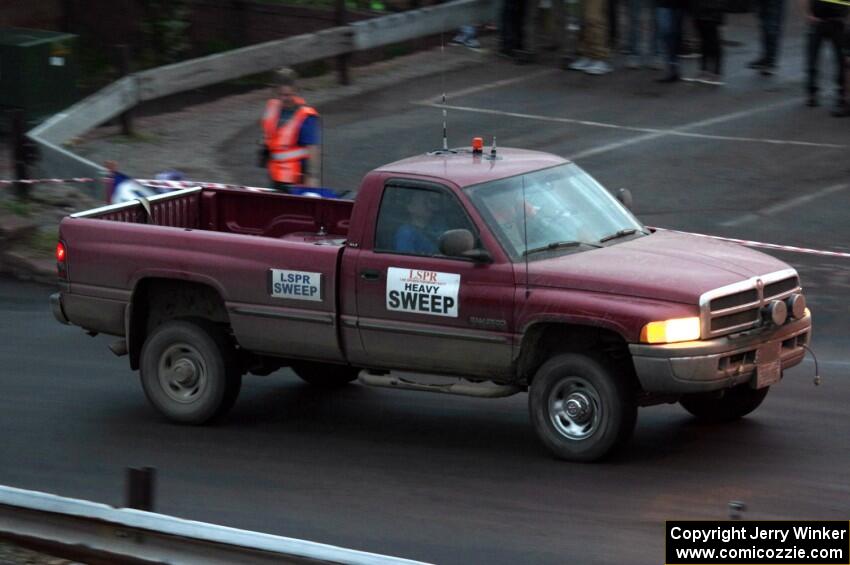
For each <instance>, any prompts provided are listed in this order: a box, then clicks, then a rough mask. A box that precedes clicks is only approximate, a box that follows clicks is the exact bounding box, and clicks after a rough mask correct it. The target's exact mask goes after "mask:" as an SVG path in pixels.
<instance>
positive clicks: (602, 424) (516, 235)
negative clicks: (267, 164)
mask: <svg viewBox="0 0 850 565" xmlns="http://www.w3.org/2000/svg"><path fill="white" fill-rule="evenodd" d="M57 259H58V270H59V281H60V290H61V292H59V293H57V294H55V295H53V296H52V297H51V303H52V308H53V311H54V314H55V316H56V317H57V319H58V320H59V321H61V322H63V323H72V324H74V325H77V326H80V327H81V328H83V329H85V330H87V331H89V332H93V333H94V332H99V333H104V334H110V335H114V336H118V338H119V339H118V340H116V341H115V343H113V345H112V346H111V349H112V350H113V352H114V353H116V354H119V355H122V354H129V359H130V367H131V368H132V369H134V370H135V369H140V373H141V381H142V385H143V388H144V391H145V393H146V395H147V397H148V400H149V401H150V402H151V403H152V404H153V405H154V406H155V407H156V409H158V410H159V411H160V412H161V413H163V414H164V415H165V416H167V417H168V418H170V419H172V420H174V421H177V422H185V423H192V424H200V423H203V422H206V421H208V420H210V419H212V418H215V417H218V416H221V415H223V414H224V413H225V412H226V411H227V410H228V409H229V408H230V407H231V406H232V405H233V403H234V401H235V400H236V397H237V395H238V393H239V389H240V386H241V380H242V375H243V374H245V373H253V374H269V373H271V372H273V371H275V370H277V369H279V368H281V367H284V366H290V367H292V368H293V370H294V371H295V373H296V374H297V375H298V376H300V377H301V378H303V379H304V380H305V381H307V382H308V383H311V384H315V385H320V386H328V387H330V386H336V385H342V384H344V383H347V382H349V381H353V380H355V379H357V378H358V377H359V380H360V382H361V383H364V384H367V385H377V386H386V387H395V388H405V389H413V390H422V391H435V392H446V393H455V394H465V395H473V396H482V397H496V396H506V395H510V394H514V393H518V392H525V391H527V392H528V398H529V409H530V413H531V419H532V422H533V425H534V427H535V429H536V431H537V433H538V435H539V437H540V439H541V440H542V442H543V443H544V444H545V445H546V446H547V447H548V448H549V449H550V450H551V451H552V452H553V453H554V454H555V455H556V456H558V457H561V458H564V459H570V460H582V461H590V460H595V459H598V458H600V457H602V456H604V455H606V454H608V453H610V452H611V451H612V450H613V449H615V448H616V447H618V446H619V445H622V444H623V443H624V441H625V440H627V439H628V438H629V436H630V434H631V433H632V431H633V429H634V426H635V422H636V418H637V408H638V406H649V405H652V404H659V403H665V402H668V403H669V402H677V401H678V402H680V403H681V404H682V406H683V407H684V408H685V409H687V410H688V411H689V412H691V413H692V414H694V415H695V416H697V417H699V418H704V419H709V420H729V419H735V418H739V417H741V416H743V415H745V414H748V413H749V412H751V411H753V410H755V409H756V408H757V407H758V406H759V404H760V403H761V402H762V400H763V399H764V398H765V395H766V394H767V391H768V388H769V387H770V386H771V385H773V384H775V383H776V382H777V381H779V380H780V379H781V377H782V374H783V371H784V370H785V369H787V368H789V367H791V366H793V365H796V364H798V363H799V362H800V361H801V360H802V358H803V356H804V353H805V346H806V345H807V344H808V342H809V339H810V336H811V317H810V313H809V310H808V309H807V308H806V306H805V299H804V297H803V294H802V293H801V287H800V281H799V277H798V275H797V273H796V272H795V271H794V270H793V269H791V268H790V267H789V266H788V265H787V264H785V263H783V262H782V261H779V260H777V259H775V258H773V257H770V256H768V255H765V254H762V253H759V252H756V251H753V250H750V249H747V248H744V247H740V246H737V245H733V244H727V243H722V242H718V241H714V240H708V239H706V238H699V237H695V236H689V235H686V234H680V233H672V232H663V231H658V232H654V233H653V232H651V231H650V230H648V229H647V228H646V227H644V226H643V225H642V224H641V223H640V222H639V221H638V220H637V219H636V218H635V217H634V216H633V215H632V214H631V213H630V212H629V210H628V209H627V207H625V206H624V205H623V204H621V203H620V202H619V201H618V199H617V198H615V197H613V196H612V195H611V194H610V193H609V192H608V191H607V190H605V189H604V188H603V187H602V186H601V185H600V184H599V183H597V182H596V181H595V180H594V179H593V178H592V177H591V176H590V175H588V174H587V173H586V172H584V171H583V170H582V169H580V168H579V167H578V166H576V165H575V164H573V163H570V162H568V161H566V160H564V159H562V158H560V157H557V156H554V155H550V154H546V153H540V152H536V151H525V150H519V149H502V150H500V152H499V153H498V154H495V152H492V153H491V152H487V153H486V154H482V153H480V152H475V151H467V150H453V151H439V152H434V153H429V154H426V155H421V156H417V157H413V158H410V159H405V160H402V161H398V162H396V163H392V164H389V165H386V166H383V167H381V168H379V169H376V170H374V171H372V172H370V173H369V174H367V175H366V177H365V178H364V180H363V183H362V185H361V187H360V190H359V192H358V194H357V198H356V201H353V202H352V201H345V200H331V199H321V198H309V197H299V196H291V195H286V194H280V193H274V192H250V191H244V190H236V189H206V188H204V189H202V188H190V189H186V190H180V191H177V192H174V193H171V194H165V195H159V196H155V197H152V198H150V199H149V200H145V201H143V202H139V201H137V202H128V203H124V204H117V205H112V206H106V207H104V208H99V209H96V210H90V211H87V212H82V213H79V214H74V215H73V216H70V217H68V218H65V219H64V220H63V221H62V223H61V226H60V242H59V244H58V247H57Z"/></svg>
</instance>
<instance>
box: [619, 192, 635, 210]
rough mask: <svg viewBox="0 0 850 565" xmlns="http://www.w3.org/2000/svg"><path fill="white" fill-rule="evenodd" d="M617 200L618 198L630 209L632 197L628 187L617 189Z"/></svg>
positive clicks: (632, 201)
mask: <svg viewBox="0 0 850 565" xmlns="http://www.w3.org/2000/svg"><path fill="white" fill-rule="evenodd" d="M617 200H619V201H620V203H621V204H622V205H623V206H625V207H626V208H628V209H629V210H631V209H632V204H633V203H634V199H633V198H632V191H631V190H629V189H628V188H621V189H620V190H618V191H617Z"/></svg>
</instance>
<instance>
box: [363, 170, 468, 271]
mask: <svg viewBox="0 0 850 565" xmlns="http://www.w3.org/2000/svg"><path fill="white" fill-rule="evenodd" d="M453 229H466V230H469V231H471V232H472V233H473V234H474V233H475V230H474V228H473V226H472V223H471V222H470V220H469V218H468V217H467V215H466V213H465V212H464V210H463V208H462V207H461V205H460V203H459V202H458V201H457V200H456V199H455V198H454V197H453V196H452V195H451V194H450V193H449V192H447V191H445V190H441V189H439V188H437V187H434V188H430V187H427V188H425V187H410V186H399V185H392V184H391V185H388V186H387V187H386V188H385V189H384V194H383V197H382V199H381V207H380V209H379V211H378V222H377V225H376V232H375V251H377V252H381V251H383V252H390V253H401V254H404V255H422V256H427V257H431V256H437V255H441V253H440V243H439V242H440V236H441V235H442V234H443V233H445V232H446V231H448V230H453Z"/></svg>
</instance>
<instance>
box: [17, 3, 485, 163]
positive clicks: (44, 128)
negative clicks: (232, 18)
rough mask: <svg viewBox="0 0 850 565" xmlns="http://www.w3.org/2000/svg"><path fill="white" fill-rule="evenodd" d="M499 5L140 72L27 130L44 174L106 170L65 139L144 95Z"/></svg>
mask: <svg viewBox="0 0 850 565" xmlns="http://www.w3.org/2000/svg"><path fill="white" fill-rule="evenodd" d="M495 5H496V1H495V0H453V1H451V2H447V3H445V4H440V5H437V6H428V7H425V8H421V9H419V10H411V11H408V12H402V13H399V14H393V15H389V16H382V17H379V18H374V19H371V20H364V21H360V22H356V23H352V24H350V25H346V26H339V27H335V28H330V29H326V30H322V31H319V32H317V33H309V34H303V35H297V36H294V37H288V38H286V39H281V40H277V41H269V42H267V43H260V44H257V45H250V46H248V47H243V48H241V49H234V50H232V51H227V52H225V53H219V54H216V55H209V56H207V57H200V58H197V59H192V60H189V61H184V62H182V63H175V64H173V65H166V66H163V67H158V68H155V69H150V70H147V71H142V72H138V73H134V74H132V75H129V76H127V77H124V78H123V79H121V80H118V81H116V82H114V83H112V84H111V85H109V86H107V87H106V88H104V89H102V90H100V91H98V92H97V93H95V94H93V95H91V96H89V97H87V98H85V99H83V100H81V101H80V102H78V103H76V104H74V105H73V106H71V107H70V108H68V109H66V110H65V111H64V112H61V113H59V114H56V115H55V116H53V117H52V118H50V119H48V120H47V121H45V122H44V123H43V124H41V125H39V126H38V127H36V128H34V129H32V130H30V131H29V132H28V133H27V135H28V136H29V137H30V138H31V139H32V140H33V141H35V142H36V143H38V144H39V145H40V146H41V148H42V154H43V155H44V154H45V153H46V154H49V155H50V158H49V159H47V160H44V162H42V163H41V167H40V168H41V173H42V176H48V177H49V176H55V177H67V176H88V177H95V178H96V177H100V176H103V175H104V174H105V173H106V171H105V169H104V168H103V167H101V166H100V165H98V164H97V163H93V162H92V161H89V160H87V159H85V158H83V157H80V156H79V155H76V154H74V153H73V152H70V151H67V150H64V149H62V147H61V146H63V145H64V144H66V143H67V142H68V141H70V140H72V139H74V138H75V137H79V136H80V135H83V134H84V133H86V132H87V131H89V130H90V129H92V128H94V127H96V126H98V125H100V124H102V123H103V122H105V121H107V120H109V119H112V118H114V117H115V116H117V115H119V114H122V113H123V112H125V111H127V110H129V109H131V108H133V107H134V106H136V105H137V104H138V103H139V102H144V101H148V100H154V99H156V98H161V97H163V96H168V95H171V94H176V93H178V92H183V91H186V90H191V89H194V88H200V87H203V86H209V85H212V84H217V83H220V82H223V81H226V80H231V79H235V78H239V77H242V76H247V75H251V74H257V73H261V72H265V71H271V70H274V69H278V68H280V67H285V66H289V65H295V64H300V63H309V62H312V61H317V60H320V59H326V58H329V57H334V56H337V55H343V54H346V53H353V52H356V51H362V50H365V49H373V48H375V47H381V46H384V45H390V44H393V43H398V42H401V41H407V40H410V39H416V38H418V37H424V36H427V35H433V34H436V33H440V32H444V31H449V30H453V29H456V28H457V27H459V26H461V25H464V24H476V23H481V22H485V21H488V20H491V19H493V18H494V14H495V12H494V11H495ZM72 171H73V172H72Z"/></svg>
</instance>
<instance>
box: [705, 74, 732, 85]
mask: <svg viewBox="0 0 850 565" xmlns="http://www.w3.org/2000/svg"><path fill="white" fill-rule="evenodd" d="M700 82H701V83H703V84H710V85H711V86H723V85H724V84H726V81H724V80H723V76H722V75H719V74H716V73H705V75H703V77H702V80H700Z"/></svg>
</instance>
